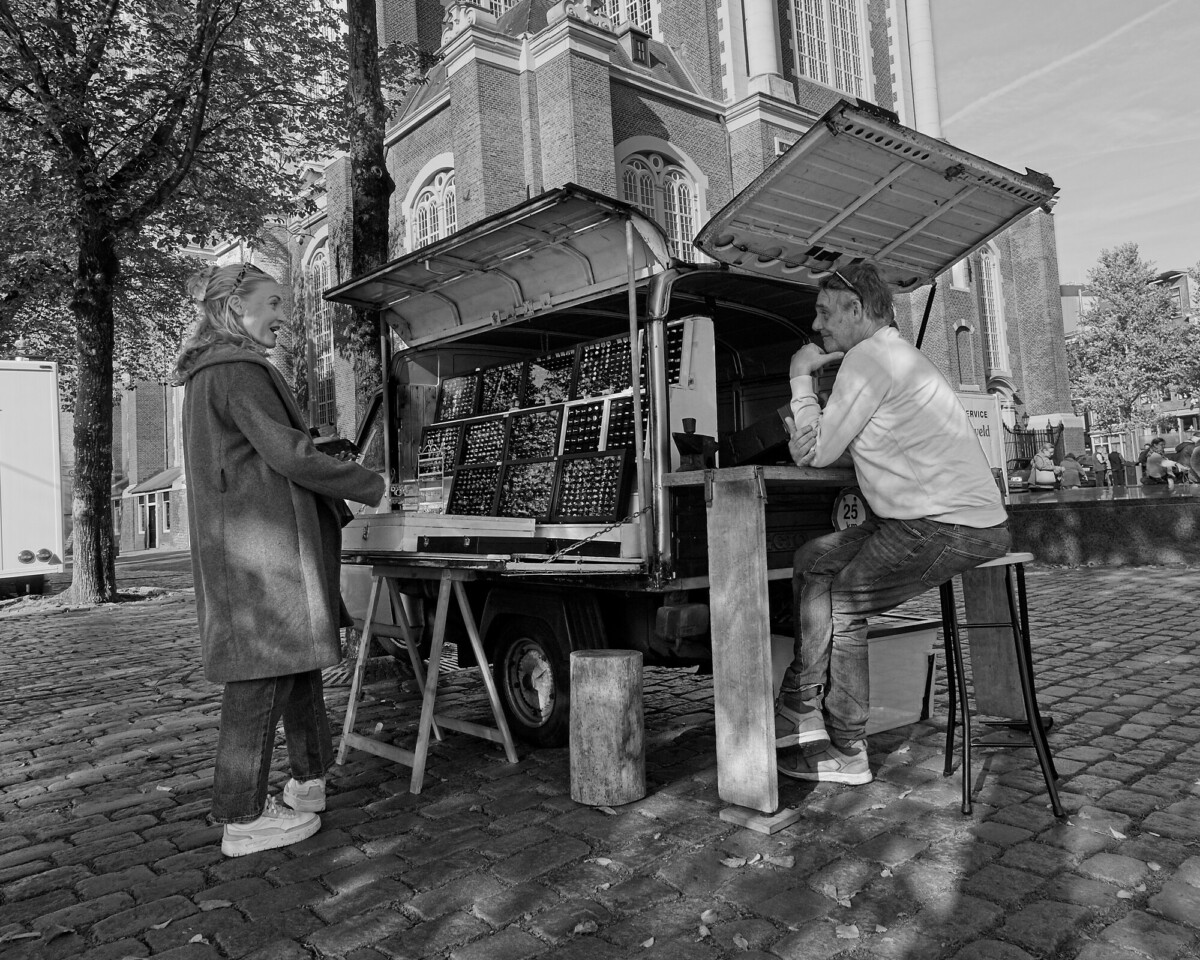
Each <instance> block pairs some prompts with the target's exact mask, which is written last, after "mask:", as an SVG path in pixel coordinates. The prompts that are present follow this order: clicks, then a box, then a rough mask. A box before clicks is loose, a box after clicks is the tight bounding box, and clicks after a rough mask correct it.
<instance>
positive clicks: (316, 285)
mask: <svg viewBox="0 0 1200 960" xmlns="http://www.w3.org/2000/svg"><path fill="white" fill-rule="evenodd" d="M331 280H332V274H331V272H330V264H329V251H328V249H327V248H326V247H321V248H320V249H319V250H317V252H316V253H315V254H313V257H312V259H311V260H310V261H309V264H308V268H307V270H306V271H305V287H306V289H307V291H308V296H307V297H306V299H307V301H308V302H307V304H306V308H307V309H306V310H305V313H306V316H305V320H306V321H307V326H308V336H309V339H310V340H311V341H312V346H313V352H312V361H313V369H312V373H311V380H310V384H311V387H310V389H311V390H312V396H313V399H314V400H315V401H316V402H315V407H316V423H314V424H312V426H314V427H315V426H320V425H322V424H332V423H336V422H337V398H336V396H335V392H334V385H333V304H331V303H330V302H329V301H328V300H326V299H325V298H324V297H323V296H321V294H322V293H324V292H325V290H327V289H328V288H329V287H330V286H332V282H331Z"/></svg>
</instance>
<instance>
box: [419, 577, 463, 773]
mask: <svg viewBox="0 0 1200 960" xmlns="http://www.w3.org/2000/svg"><path fill="white" fill-rule="evenodd" d="M451 583H453V581H452V580H451V579H450V573H449V571H443V572H442V582H441V586H440V587H439V588H438V599H437V614H436V615H435V616H434V619H433V646H432V648H431V649H430V651H429V673H428V674H427V675H426V677H425V696H424V697H422V698H421V722H420V725H419V727H418V728H417V748H416V750H414V751H413V752H414V754H415V756H414V757H413V769H412V780H411V781H410V782H409V788H408V789H409V791H410V792H411V793H420V792H421V787H422V785H423V784H424V781H425V757H426V755H427V754H428V752H429V733H430V729H431V728H432V726H433V710H434V702H435V701H436V700H437V682H438V672H439V670H440V669H441V665H442V643H443V642H444V640H445V638H446V614H447V612H448V611H449V609H450V590H451Z"/></svg>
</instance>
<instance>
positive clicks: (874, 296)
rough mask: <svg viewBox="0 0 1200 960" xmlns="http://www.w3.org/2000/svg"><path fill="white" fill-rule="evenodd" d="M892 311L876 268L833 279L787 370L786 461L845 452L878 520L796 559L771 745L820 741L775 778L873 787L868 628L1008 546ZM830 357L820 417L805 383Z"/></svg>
mask: <svg viewBox="0 0 1200 960" xmlns="http://www.w3.org/2000/svg"><path fill="white" fill-rule="evenodd" d="M893 313H894V311H893V308H892V295H891V291H890V290H889V289H888V286H887V284H886V283H885V282H884V281H883V279H882V278H881V277H880V275H879V272H878V271H877V270H876V268H875V267H874V266H873V265H871V264H861V265H858V266H855V267H849V268H847V269H846V270H844V271H842V272H841V273H835V274H833V275H832V276H831V277H829V278H828V279H826V280H825V281H824V282H823V283H822V284H821V291H820V294H819V295H818V297H817V314H816V320H815V322H814V324H813V330H814V331H815V332H816V333H817V334H818V335H819V336H820V337H821V340H822V345H821V346H818V345H817V344H816V343H809V344H806V345H805V346H803V347H802V348H801V349H800V350H799V351H798V352H797V353H796V354H795V355H794V356H793V357H792V361H791V370H790V374H791V387H792V413H793V417H794V422H793V423H791V424H789V429H790V430H791V432H792V439H791V442H790V443H789V450H790V452H791V455H792V459H793V460H794V461H795V462H796V463H797V464H799V465H800V466H807V465H810V464H811V465H813V466H817V467H823V466H828V465H830V464H832V463H833V462H834V461H835V460H837V459H838V458H839V457H841V456H842V455H843V454H844V453H845V452H846V451H849V454H850V457H851V459H852V461H853V464H854V469H855V472H856V473H857V475H858V483H859V486H860V487H861V489H862V492H863V495H864V497H866V500H867V503H868V504H869V505H870V507H871V509H872V510H873V511H874V513H875V516H874V517H873V518H872V519H870V520H868V521H867V522H866V523H864V524H862V525H861V526H857V527H851V528H849V529H847V530H842V531H840V532H837V533H832V534H829V535H827V536H824V537H819V538H817V539H816V540H812V541H809V542H808V543H806V544H805V545H804V546H802V547H801V548H800V549H799V550H797V551H796V559H795V567H794V573H793V580H794V585H793V590H794V595H795V612H796V617H795V621H796V644H795V656H794V659H793V661H792V663H791V665H790V666H789V667H788V669H787V673H786V674H785V676H784V679H783V685H782V689H781V691H780V694H779V700H778V701H777V703H776V705H775V735H776V746H779V747H785V746H791V745H792V744H826V746H825V748H824V749H823V750H821V751H820V752H818V753H815V754H811V755H800V752H799V751H795V754H796V755H795V756H793V757H791V758H785V757H781V758H780V761H779V770H780V772H782V773H784V774H786V775H787V776H790V777H796V778H798V779H801V780H821V781H832V782H835V783H869V782H870V781H871V779H872V776H871V769H870V766H869V764H868V762H867V746H866V740H865V736H866V726H867V712H868V708H869V704H870V691H869V689H868V684H869V679H868V674H867V621H866V618H867V617H868V616H870V615H871V614H876V613H883V612H884V611H886V610H890V609H892V608H893V607H895V606H898V605H899V604H901V603H903V602H904V601H905V600H908V599H910V598H911V597H915V596H917V595H918V594H920V593H923V592H925V591H926V590H928V589H930V588H931V587H936V586H938V585H939V584H941V583H943V582H945V581H946V580H949V579H950V578H951V577H953V576H955V575H956V574H958V573H961V572H962V571H963V570H968V569H970V568H971V567H974V566H977V565H978V564H980V563H983V562H985V561H987V560H991V559H994V558H995V557H999V556H1003V554H1004V553H1005V552H1006V551H1007V549H1008V545H1009V533H1008V516H1007V513H1006V511H1005V509H1004V504H1003V503H1002V501H1001V499H1000V492H999V490H998V488H997V486H996V482H995V480H994V479H993V477H992V472H991V469H990V468H989V466H988V462H987V459H986V457H985V456H984V453H983V449H982V448H981V447H980V445H979V440H978V438H977V437H976V435H975V432H974V430H972V428H971V425H970V423H969V422H968V420H967V415H966V412H965V411H964V410H963V408H962V405H961V404H960V403H959V400H958V397H957V396H955V394H954V390H953V389H952V388H951V387H950V385H949V384H948V383H947V382H946V380H945V378H943V376H942V375H941V373H939V372H938V370H937V368H936V367H934V365H933V364H932V363H930V361H929V360H928V359H927V358H926V357H925V356H924V355H922V354H921V353H920V352H919V351H917V350H916V349H915V348H914V347H913V346H912V345H911V344H910V343H908V342H907V341H906V340H905V339H904V338H903V337H901V335H900V331H899V330H897V329H896V328H895V327H893V326H892V325H891V324H892V317H893ZM839 358H844V359H843V360H842V367H841V370H840V371H839V372H838V375H837V379H836V381H835V382H834V385H833V391H832V394H831V395H830V398H829V402H828V404H827V405H826V406H825V409H824V410H823V411H822V410H821V408H820V407H819V406H818V404H817V399H816V396H815V393H814V387H813V374H814V373H816V372H817V371H818V370H820V369H821V368H822V367H823V366H825V364H827V363H829V362H831V361H833V360H837V359H839ZM826 721H827V722H826Z"/></svg>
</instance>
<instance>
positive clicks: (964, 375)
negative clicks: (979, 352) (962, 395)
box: [954, 323, 979, 385]
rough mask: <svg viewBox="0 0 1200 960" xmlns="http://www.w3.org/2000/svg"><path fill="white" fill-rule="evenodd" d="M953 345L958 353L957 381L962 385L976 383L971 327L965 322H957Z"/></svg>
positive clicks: (973, 342)
mask: <svg viewBox="0 0 1200 960" xmlns="http://www.w3.org/2000/svg"><path fill="white" fill-rule="evenodd" d="M954 347H955V352H956V353H957V354H958V382H959V383H960V384H963V385H977V384H978V383H979V381H978V380H977V379H976V377H975V341H974V338H973V337H972V336H971V328H970V327H969V326H967V325H966V324H965V323H959V325H958V326H957V327H956V328H955V330H954Z"/></svg>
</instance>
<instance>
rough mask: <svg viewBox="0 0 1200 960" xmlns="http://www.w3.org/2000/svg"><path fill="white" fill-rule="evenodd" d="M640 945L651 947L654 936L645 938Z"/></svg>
mask: <svg viewBox="0 0 1200 960" xmlns="http://www.w3.org/2000/svg"><path fill="white" fill-rule="evenodd" d="M642 946H643V947H652V946H654V938H653V937H651V938H650V939H649V940H646V941H645V942H643V943H642Z"/></svg>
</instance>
